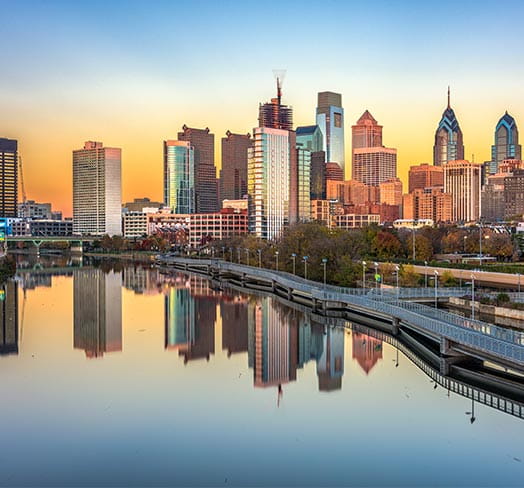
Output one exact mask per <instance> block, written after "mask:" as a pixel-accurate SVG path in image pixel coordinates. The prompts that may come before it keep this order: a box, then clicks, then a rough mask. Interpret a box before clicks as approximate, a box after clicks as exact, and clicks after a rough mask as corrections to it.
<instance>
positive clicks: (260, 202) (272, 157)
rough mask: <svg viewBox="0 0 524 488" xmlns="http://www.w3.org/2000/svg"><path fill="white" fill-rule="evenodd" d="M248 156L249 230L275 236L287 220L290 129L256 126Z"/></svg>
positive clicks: (279, 232) (270, 236) (267, 237)
mask: <svg viewBox="0 0 524 488" xmlns="http://www.w3.org/2000/svg"><path fill="white" fill-rule="evenodd" d="M254 139H255V142H254V147H253V148H251V149H249V156H248V202H249V203H248V206H249V212H248V214H249V231H250V233H252V234H254V235H256V236H257V237H260V238H262V239H275V238H277V237H279V236H280V234H281V232H282V230H283V229H284V227H285V226H286V225H287V224H288V223H289V208H290V207H289V204H290V202H289V200H290V168H291V153H292V151H290V132H289V131H287V130H282V129H272V128H268V127H259V128H256V129H255V130H254Z"/></svg>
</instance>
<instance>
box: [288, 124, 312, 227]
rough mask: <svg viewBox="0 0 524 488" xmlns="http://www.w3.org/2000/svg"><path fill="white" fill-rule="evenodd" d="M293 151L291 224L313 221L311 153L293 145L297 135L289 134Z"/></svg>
mask: <svg viewBox="0 0 524 488" xmlns="http://www.w3.org/2000/svg"><path fill="white" fill-rule="evenodd" d="M289 138H290V144H291V147H295V149H294V150H292V154H291V159H290V175H289V223H290V224H294V223H297V222H307V221H309V220H310V219H311V196H310V193H311V152H310V151H308V150H307V149H303V148H301V147H300V146H294V145H293V139H294V138H295V133H294V132H290V133H289Z"/></svg>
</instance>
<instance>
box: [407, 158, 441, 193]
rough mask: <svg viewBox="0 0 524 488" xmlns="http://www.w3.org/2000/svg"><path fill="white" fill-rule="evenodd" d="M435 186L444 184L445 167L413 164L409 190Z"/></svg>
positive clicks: (409, 176)
mask: <svg viewBox="0 0 524 488" xmlns="http://www.w3.org/2000/svg"><path fill="white" fill-rule="evenodd" d="M434 186H444V169H443V168H442V166H432V165H430V164H420V165H418V166H411V167H410V168H409V173H408V192H409V193H411V192H413V191H415V190H423V189H424V188H431V187H434Z"/></svg>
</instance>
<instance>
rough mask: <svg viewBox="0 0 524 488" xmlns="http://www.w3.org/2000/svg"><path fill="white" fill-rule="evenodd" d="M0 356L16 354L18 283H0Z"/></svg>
mask: <svg viewBox="0 0 524 488" xmlns="http://www.w3.org/2000/svg"><path fill="white" fill-rule="evenodd" d="M0 291H1V292H2V293H3V295H2V300H1V301H0V356H4V355H6V354H18V283H17V282H16V281H6V282H5V283H4V284H3V285H0Z"/></svg>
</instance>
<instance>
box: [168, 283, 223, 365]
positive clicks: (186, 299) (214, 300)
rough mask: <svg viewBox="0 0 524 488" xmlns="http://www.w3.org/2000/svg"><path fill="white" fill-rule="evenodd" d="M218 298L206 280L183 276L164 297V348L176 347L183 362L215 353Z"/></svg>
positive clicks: (204, 357)
mask: <svg viewBox="0 0 524 488" xmlns="http://www.w3.org/2000/svg"><path fill="white" fill-rule="evenodd" d="M218 303H219V297H218V296H217V295H216V294H215V292H213V290H212V289H211V288H210V286H209V282H208V281H207V280H203V279H201V278H199V277H195V276H192V277H182V278H179V279H178V280H177V282H176V283H175V284H174V285H173V286H172V287H171V288H170V289H169V290H168V292H167V294H166V297H165V305H164V310H165V315H164V320H165V347H166V349H177V350H178V354H179V355H180V356H183V357H184V363H187V362H188V361H191V360H194V359H206V360H209V358H210V356H211V354H214V353H215V322H216V318H217V317H216V309H217V304H218Z"/></svg>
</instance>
